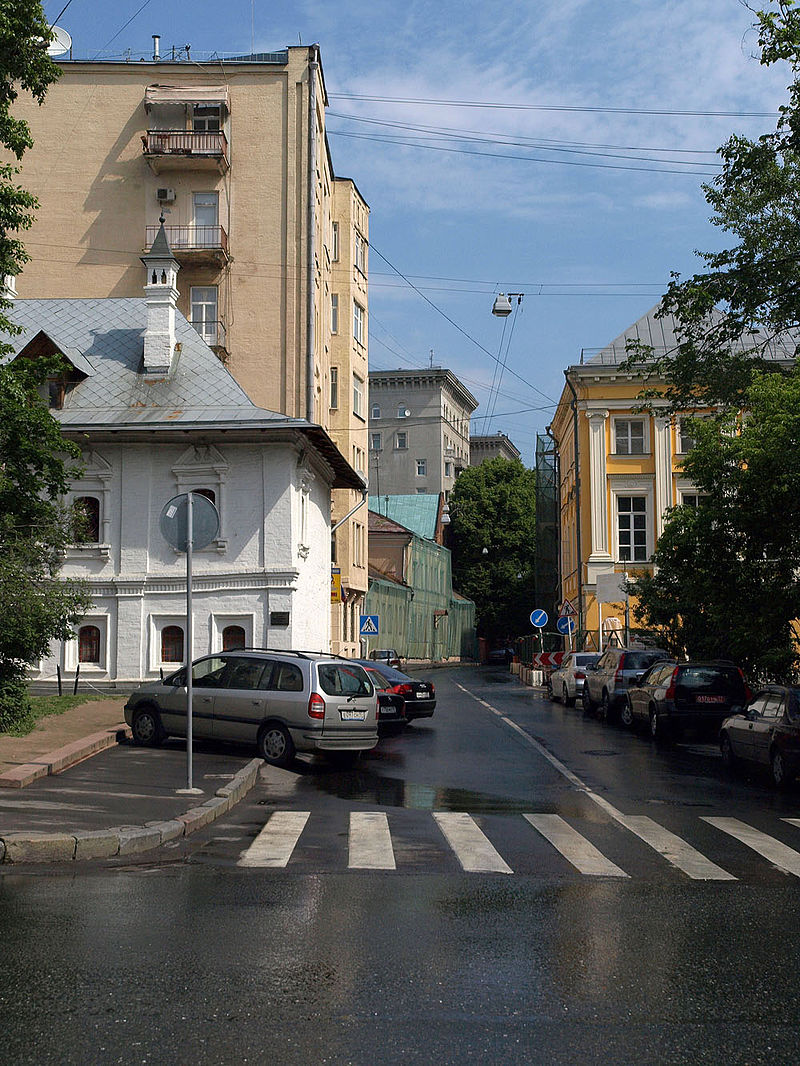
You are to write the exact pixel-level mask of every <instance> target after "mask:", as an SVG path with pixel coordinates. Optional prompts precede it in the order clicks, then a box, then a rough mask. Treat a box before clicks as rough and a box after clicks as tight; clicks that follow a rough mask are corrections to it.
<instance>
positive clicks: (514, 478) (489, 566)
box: [449, 457, 536, 643]
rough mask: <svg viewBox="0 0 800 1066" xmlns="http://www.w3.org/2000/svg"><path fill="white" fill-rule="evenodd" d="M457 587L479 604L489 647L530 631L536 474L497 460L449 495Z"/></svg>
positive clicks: (462, 478)
mask: <svg viewBox="0 0 800 1066" xmlns="http://www.w3.org/2000/svg"><path fill="white" fill-rule="evenodd" d="M449 504H450V515H451V526H450V531H451V532H450V543H451V548H452V552H453V585H454V587H455V588H457V589H458V591H459V592H461V593H462V594H463V595H465V596H468V597H469V598H470V599H471V600H474V602H475V608H476V616H477V629H478V636H480V637H485V638H486V639H487V640H489V641H490V642H491V643H494V642H497V641H501V640H505V639H506V638H507V637H515V636H518V635H519V634H520V633H523V632H529V631H530V622H529V621H528V618H529V615H530V612H531V610H532V607H531V605H532V603H533V588H534V558H535V551H536V475H535V472H534V471H533V470H528V469H527V468H526V467H525V466H523V464H522V463H521V462H520V461H519V460H518V459H515V460H509V459H503V458H501V457H497V458H495V459H489V460H487V461H486V462H484V463H481V464H480V466H471V467H467V468H466V470H464V471H462V473H461V474H460V475H459V477H458V480H457V481H456V484H455V488H454V489H453V492H452V494H451V496H450V501H449Z"/></svg>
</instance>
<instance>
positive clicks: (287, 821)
mask: <svg viewBox="0 0 800 1066" xmlns="http://www.w3.org/2000/svg"><path fill="white" fill-rule="evenodd" d="M310 817H311V811H274V812H273V814H271V815H270V818H269V821H268V822H267V824H266V825H265V826H264V828H263V829H262V830H261V832H260V833H259V834H258V836H257V837H256V839H255V840H254V841H253V843H252V844H251V845H250V847H249V848H248V849H247V851H246V852H245V853H244V854H243V855H242V856H241V858H240V859H239V862H238V865H239V866H286V864H287V863H288V862H289V859H290V858H291V857H292V852H293V851H294V849H295V847H296V846H297V841H298V840H299V839H300V834H301V833H302V832H303V830H304V829H305V826H306V822H307V821H308V819H309V818H310Z"/></svg>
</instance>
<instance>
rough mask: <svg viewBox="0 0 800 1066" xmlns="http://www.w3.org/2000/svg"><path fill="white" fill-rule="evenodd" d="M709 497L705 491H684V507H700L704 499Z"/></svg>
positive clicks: (682, 495)
mask: <svg viewBox="0 0 800 1066" xmlns="http://www.w3.org/2000/svg"><path fill="white" fill-rule="evenodd" d="M707 498H708V494H707V493H705V492H682V493H681V503H682V504H683V506H684V507H699V506H700V503H701V501H702V500H705V499H707Z"/></svg>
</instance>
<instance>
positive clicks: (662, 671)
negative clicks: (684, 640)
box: [548, 647, 800, 788]
mask: <svg viewBox="0 0 800 1066" xmlns="http://www.w3.org/2000/svg"><path fill="white" fill-rule="evenodd" d="M548 689H549V694H550V699H551V700H556V699H561V700H562V701H563V703H564V704H565V705H566V706H570V705H571V704H572V703H574V702H575V700H576V697H577V698H578V699H580V701H581V704H582V707H583V709H584V712H585V713H587V714H592V715H597V716H598V717H599V718H601V719H603V720H615V721H619V722H620V723H621V724H622V725H623V726H626V727H628V728H630V729H635V728H637V727H643V728H644V729H646V730H647V732H648V734H649V735H650V736H651V737H652V739H653V740H655V741H665V740H669V739H671V738H673V737H677V736H680V735H681V734H682V733H683V732H684V731H685V730H687V729H692V730H697V731H698V732H701V733H703V734H705V735H707V736H711V737H714V738H715V739H718V740H719V745H720V750H721V752H722V758H723V761H724V762H725V765H726V766H727V767H728V768H729V769H731V770H734V769H736V768H738V766H739V765H741V764H744V763H749V764H751V765H756V766H762V767H765V768H768V769H769V771H770V773H771V775H772V780H773V782H774V783H775V785H776V786H778V787H779V788H782V787H785V786H786V785H788V784H789V783H790V782H791V781H793V780H794V778H795V777H796V776H797V775H798V773H800V688H797V687H794V686H790V685H767V686H766V687H764V688H762V689H760V690H758V691H757V692H756V693H755V695H753V693H752V692H751V691H750V688H749V687H748V685H747V682H746V681H745V678H744V674H743V673H742V671H741V670H740V669H739V668H738V667H737V666H735V665H734V664H733V663H730V662H725V661H713V662H693V661H689V662H678V661H676V660H675V659H673V658H670V656H669V655H668V654H667V652H665V651H663V650H662V649H660V648H646V649H640V648H617V647H614V648H607V649H606V650H605V651H604V652H603V653H602V655H593V654H591V653H588V652H570V653H569V654H568V655H567V656H565V658H564V661H563V662H562V664H561V667H560V668H559V669H558V670H554V671H553V672H552V673H551V675H550V678H549V681H548Z"/></svg>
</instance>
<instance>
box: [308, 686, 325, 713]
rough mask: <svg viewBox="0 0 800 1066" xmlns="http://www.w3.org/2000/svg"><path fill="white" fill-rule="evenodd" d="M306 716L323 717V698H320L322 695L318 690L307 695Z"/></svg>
mask: <svg viewBox="0 0 800 1066" xmlns="http://www.w3.org/2000/svg"><path fill="white" fill-rule="evenodd" d="M308 717H309V718H324V717H325V700H324V699H323V698H322V696H320V694H319V693H318V692H312V693H311V695H310V696H309V697H308Z"/></svg>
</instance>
